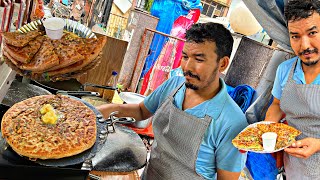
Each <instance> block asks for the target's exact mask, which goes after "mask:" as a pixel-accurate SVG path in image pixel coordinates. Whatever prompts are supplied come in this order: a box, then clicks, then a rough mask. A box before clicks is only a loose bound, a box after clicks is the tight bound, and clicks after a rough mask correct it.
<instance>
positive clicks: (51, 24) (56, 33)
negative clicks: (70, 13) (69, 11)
mask: <svg viewBox="0 0 320 180" xmlns="http://www.w3.org/2000/svg"><path fill="white" fill-rule="evenodd" d="M65 24H66V22H65V21H64V20H63V19H62V18H57V17H52V18H48V19H45V20H44V21H43V26H44V27H45V29H46V33H47V36H48V37H49V38H50V39H60V38H61V37H62V35H63V28H64V26H65Z"/></svg>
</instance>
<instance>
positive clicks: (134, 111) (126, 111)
mask: <svg viewBox="0 0 320 180" xmlns="http://www.w3.org/2000/svg"><path fill="white" fill-rule="evenodd" d="M97 109H98V110H99V111H100V112H101V113H102V115H103V117H104V118H108V117H109V115H110V113H111V112H114V111H118V112H119V113H118V114H117V115H116V116H117V117H133V118H134V119H136V120H137V121H139V120H144V119H147V118H148V117H150V116H151V115H152V114H151V113H150V112H148V111H147V110H146V109H145V107H144V106H143V107H142V108H141V106H140V105H139V104H104V105H101V106H98V107H97Z"/></svg>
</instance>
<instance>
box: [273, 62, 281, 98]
mask: <svg viewBox="0 0 320 180" xmlns="http://www.w3.org/2000/svg"><path fill="white" fill-rule="evenodd" d="M280 69H281V65H279V66H278V69H277V72H276V77H275V79H274V83H273V88H272V95H273V96H274V97H275V98H277V99H280V98H281V94H282V87H281V82H280V77H281V70H280Z"/></svg>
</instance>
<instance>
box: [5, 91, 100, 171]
mask: <svg viewBox="0 0 320 180" xmlns="http://www.w3.org/2000/svg"><path fill="white" fill-rule="evenodd" d="M98 130H99V127H98V126H97V124H96V114H95V112H94V111H93V110H92V109H91V108H90V107H88V106H87V105H86V104H84V103H83V102H81V101H79V100H77V99H76V98H73V97H69V96H64V95H42V96H35V97H32V98H29V99H26V100H24V101H21V102H19V103H16V104H15V105H13V106H12V107H11V108H10V109H9V110H8V111H7V112H6V113H5V114H4V116H3V118H2V121H1V133H2V137H3V138H4V139H5V140H6V142H7V143H8V144H9V146H10V147H11V148H12V150H14V151H15V152H16V153H17V154H19V155H21V156H23V157H27V158H29V159H30V160H34V161H39V162H38V163H40V164H44V165H51V164H54V165H58V166H63V165H70V164H73V163H79V162H83V160H84V159H85V158H86V157H87V156H88V155H89V154H90V153H91V151H93V150H97V149H96V148H97V144H98V142H97V132H98ZM60 159H61V160H60ZM44 160H46V161H44ZM48 160H56V161H53V163H52V162H50V161H48ZM57 160H59V161H57Z"/></svg>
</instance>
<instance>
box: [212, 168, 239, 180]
mask: <svg viewBox="0 0 320 180" xmlns="http://www.w3.org/2000/svg"><path fill="white" fill-rule="evenodd" d="M239 176H240V172H230V171H225V170H222V169H217V180H238V179H239Z"/></svg>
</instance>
